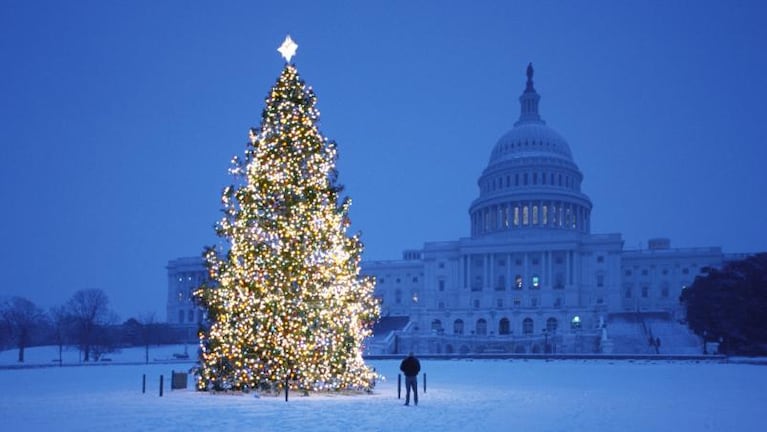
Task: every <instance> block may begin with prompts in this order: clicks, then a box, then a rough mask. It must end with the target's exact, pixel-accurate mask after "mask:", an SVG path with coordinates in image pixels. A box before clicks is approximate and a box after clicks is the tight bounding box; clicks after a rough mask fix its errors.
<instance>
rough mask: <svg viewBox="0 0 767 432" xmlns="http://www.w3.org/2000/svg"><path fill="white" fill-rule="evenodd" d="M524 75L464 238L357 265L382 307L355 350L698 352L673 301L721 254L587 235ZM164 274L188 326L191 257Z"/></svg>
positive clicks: (575, 179) (173, 315) (561, 141)
mask: <svg viewBox="0 0 767 432" xmlns="http://www.w3.org/2000/svg"><path fill="white" fill-rule="evenodd" d="M533 75H534V71H533V67H532V65H529V66H528V67H527V83H526V86H525V88H524V91H523V92H522V94H521V96H520V97H519V103H520V113H519V119H518V120H517V121H516V122H515V123H514V124H513V127H512V128H511V129H510V130H509V131H508V132H507V133H505V134H504V135H503V136H501V137H500V139H499V140H498V142H497V143H496V144H495V146H493V147H492V149H490V148H489V147H490V146H488V148H489V149H490V158H489V161H488V164H487V167H486V168H485V169H484V171H483V172H482V173H481V175H480V176H479V179H478V185H479V193H478V196H477V198H476V199H475V200H474V201H473V202H471V204H470V205H469V208H468V211H469V221H468V222H469V225H470V230H469V232H470V236H469V237H466V238H460V239H457V240H447V241H435V242H426V243H424V244H423V247H422V248H421V249H417V250H406V251H404V252H403V255H402V258H401V259H398V260H390V261H365V262H363V264H362V273H363V274H365V275H371V276H374V277H375V278H376V296H377V297H378V298H379V300H380V302H381V320H380V322H379V323H377V324H376V327H375V336H374V337H373V338H372V339H371V340H370V341H369V343H368V346H367V348H366V349H367V351H368V353H370V354H394V353H406V352H408V351H413V352H416V353H421V354H426V353H431V354H478V353H485V354H488V353H625V354H645V353H655V352H663V353H676V354H693V353H700V352H701V343H702V341H701V340H700V338H698V337H697V336H695V335H694V334H692V333H691V332H690V331H689V330H688V329H687V327H686V325H685V324H684V318H685V311H684V306H683V305H682V304H680V302H679V296H680V293H681V291H682V290H683V289H685V287H686V286H689V285H690V284H692V282H693V281H694V279H695V277H696V276H697V275H700V274H701V271H702V270H703V269H705V268H706V267H721V266H722V264H723V263H724V262H725V261H726V260H727V259H728V257H727V256H725V255H724V254H723V253H722V250H721V248H719V247H705V248H685V249H678V248H672V247H671V242H670V240H669V239H665V238H658V239H650V240H649V241H648V247H647V249H637V250H632V249H624V242H623V239H622V236H621V234H620V233H605V234H599V233H592V232H591V211H592V202H591V200H590V199H589V197H588V195H587V194H586V192H587V191H583V190H581V183H582V181H583V173H582V172H581V171H580V169H579V168H578V165H577V164H576V162H575V158H574V157H573V152H572V151H571V148H570V146H569V144H568V143H567V140H565V138H563V137H562V136H561V135H560V134H559V133H558V132H556V131H555V130H554V129H552V128H551V127H549V126H548V125H547V124H546V122H545V121H544V120H543V118H542V117H541V113H540V111H539V101H540V99H541V97H540V95H539V94H538V92H537V91H536V89H535V87H534V83H533ZM167 269H168V278H169V280H168V282H169V284H168V303H167V311H168V322H169V323H172V324H177V325H181V326H184V325H186V326H191V325H194V324H196V323H197V322H199V321H200V320H202V319H203V316H202V314H201V311H199V310H198V309H197V308H195V306H194V305H193V303H192V302H191V300H190V292H191V291H192V290H193V289H194V288H195V287H197V286H199V285H200V283H202V282H203V280H204V278H205V274H206V273H205V269H204V267H203V264H202V260H201V258H198V257H196V258H180V259H176V260H172V261H170V262H169V263H168V267H167ZM650 341H652V344H651V343H650Z"/></svg>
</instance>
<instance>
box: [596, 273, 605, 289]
mask: <svg viewBox="0 0 767 432" xmlns="http://www.w3.org/2000/svg"><path fill="white" fill-rule="evenodd" d="M597 286H598V287H603V286H605V275H603V274H601V273H600V274H598V275H597Z"/></svg>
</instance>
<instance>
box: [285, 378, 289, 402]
mask: <svg viewBox="0 0 767 432" xmlns="http://www.w3.org/2000/svg"><path fill="white" fill-rule="evenodd" d="M288 378H289V377H285V402H287V401H288V390H289V387H290V386H289V384H288Z"/></svg>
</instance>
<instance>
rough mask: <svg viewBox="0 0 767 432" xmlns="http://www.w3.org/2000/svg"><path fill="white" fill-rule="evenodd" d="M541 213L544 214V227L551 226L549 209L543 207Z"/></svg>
mask: <svg viewBox="0 0 767 432" xmlns="http://www.w3.org/2000/svg"><path fill="white" fill-rule="evenodd" d="M541 211H542V212H543V217H542V219H543V220H542V221H541V223H542V224H543V225H548V224H549V207H548V206H543V207H542V209H541Z"/></svg>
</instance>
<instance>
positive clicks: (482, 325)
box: [476, 318, 487, 335]
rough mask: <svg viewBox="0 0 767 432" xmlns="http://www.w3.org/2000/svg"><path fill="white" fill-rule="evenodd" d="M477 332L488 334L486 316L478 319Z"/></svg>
mask: <svg viewBox="0 0 767 432" xmlns="http://www.w3.org/2000/svg"><path fill="white" fill-rule="evenodd" d="M476 333H477V334H478V335H486V334H487V321H485V319H484V318H480V319H478V320H477V329H476Z"/></svg>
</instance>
